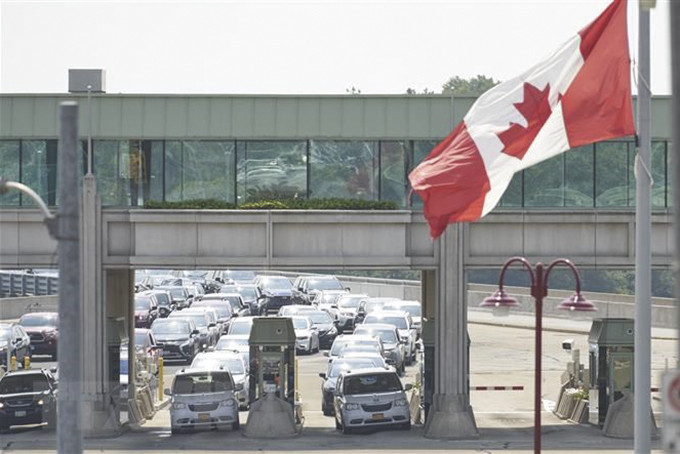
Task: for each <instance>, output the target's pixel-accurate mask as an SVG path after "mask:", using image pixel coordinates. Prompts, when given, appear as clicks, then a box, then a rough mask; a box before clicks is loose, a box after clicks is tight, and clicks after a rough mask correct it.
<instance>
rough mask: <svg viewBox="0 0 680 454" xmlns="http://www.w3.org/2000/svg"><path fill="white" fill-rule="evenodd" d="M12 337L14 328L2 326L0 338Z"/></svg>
mask: <svg viewBox="0 0 680 454" xmlns="http://www.w3.org/2000/svg"><path fill="white" fill-rule="evenodd" d="M11 338H12V329H11V328H10V327H9V326H0V340H5V341H7V340H10V339H11Z"/></svg>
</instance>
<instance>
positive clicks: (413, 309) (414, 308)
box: [383, 304, 422, 317]
mask: <svg viewBox="0 0 680 454" xmlns="http://www.w3.org/2000/svg"><path fill="white" fill-rule="evenodd" d="M383 309H385V310H395V311H404V312H408V313H409V315H410V316H411V317H420V314H421V312H422V311H421V308H420V306H418V305H415V304H413V305H408V306H407V305H404V306H389V305H386V306H385V307H383Z"/></svg>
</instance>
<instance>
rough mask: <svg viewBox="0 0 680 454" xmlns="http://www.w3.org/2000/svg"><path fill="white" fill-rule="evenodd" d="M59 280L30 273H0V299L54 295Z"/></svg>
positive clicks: (49, 275)
mask: <svg viewBox="0 0 680 454" xmlns="http://www.w3.org/2000/svg"><path fill="white" fill-rule="evenodd" d="M57 293H59V278H58V277H57V276H56V275H51V274H35V273H33V272H30V271H0V298H5V297H10V296H39V295H56V294H57Z"/></svg>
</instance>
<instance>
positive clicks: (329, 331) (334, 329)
mask: <svg viewBox="0 0 680 454" xmlns="http://www.w3.org/2000/svg"><path fill="white" fill-rule="evenodd" d="M337 332H338V329H337V328H336V327H335V326H331V329H329V330H328V334H335V333H337Z"/></svg>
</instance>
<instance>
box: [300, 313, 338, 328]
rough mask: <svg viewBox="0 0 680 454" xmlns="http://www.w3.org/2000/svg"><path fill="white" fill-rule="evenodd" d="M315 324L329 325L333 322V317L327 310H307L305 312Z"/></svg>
mask: <svg viewBox="0 0 680 454" xmlns="http://www.w3.org/2000/svg"><path fill="white" fill-rule="evenodd" d="M305 316H307V317H308V318H309V319H310V320H311V321H312V323H313V324H315V325H327V324H330V323H333V319H332V318H331V316H330V315H328V313H327V312H307V313H305Z"/></svg>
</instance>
